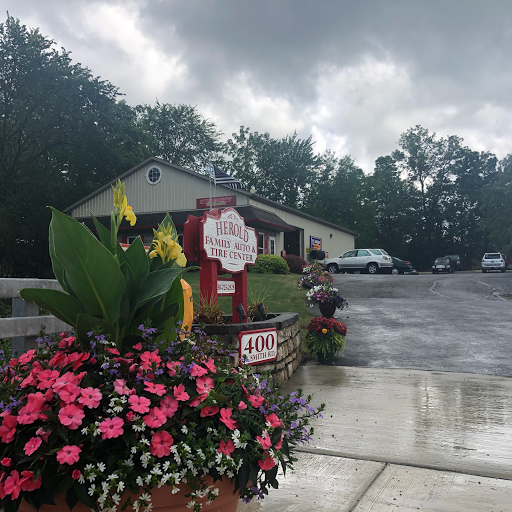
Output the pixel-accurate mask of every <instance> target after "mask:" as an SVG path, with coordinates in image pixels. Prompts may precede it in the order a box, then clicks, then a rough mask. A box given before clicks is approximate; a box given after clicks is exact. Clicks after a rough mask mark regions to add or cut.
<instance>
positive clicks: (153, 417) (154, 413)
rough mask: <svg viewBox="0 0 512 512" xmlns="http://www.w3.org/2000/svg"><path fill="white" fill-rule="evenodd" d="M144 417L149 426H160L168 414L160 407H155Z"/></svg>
mask: <svg viewBox="0 0 512 512" xmlns="http://www.w3.org/2000/svg"><path fill="white" fill-rule="evenodd" d="M142 419H143V420H144V423H145V424H146V425H147V426H148V427H150V428H158V427H161V426H162V425H163V424H164V423H165V422H166V421H167V416H166V415H165V414H164V413H163V412H162V411H161V410H160V409H159V408H158V407H153V409H151V410H150V411H149V414H147V415H146V416H143V418H142Z"/></svg>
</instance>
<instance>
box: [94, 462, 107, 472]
mask: <svg viewBox="0 0 512 512" xmlns="http://www.w3.org/2000/svg"><path fill="white" fill-rule="evenodd" d="M96 466H97V467H98V470H99V471H100V473H103V471H105V469H106V467H107V466H105V464H104V463H103V462H98V463H97V464H96Z"/></svg>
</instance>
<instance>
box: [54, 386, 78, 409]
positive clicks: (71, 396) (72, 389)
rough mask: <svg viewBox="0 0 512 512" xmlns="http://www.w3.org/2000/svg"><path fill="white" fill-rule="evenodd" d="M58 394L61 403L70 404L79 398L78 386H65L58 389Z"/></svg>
mask: <svg viewBox="0 0 512 512" xmlns="http://www.w3.org/2000/svg"><path fill="white" fill-rule="evenodd" d="M58 394H59V398H60V399H61V400H62V401H63V402H65V403H67V404H72V403H73V402H74V401H75V400H76V399H77V398H78V397H79V396H80V386H77V385H76V384H67V385H66V386H63V387H61V388H60V389H59V392H58Z"/></svg>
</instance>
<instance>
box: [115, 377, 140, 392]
mask: <svg viewBox="0 0 512 512" xmlns="http://www.w3.org/2000/svg"><path fill="white" fill-rule="evenodd" d="M114 390H115V391H117V392H118V393H119V394H120V395H133V394H134V393H135V389H130V388H129V387H128V386H127V385H126V381H125V380H124V379H116V380H115V381H114Z"/></svg>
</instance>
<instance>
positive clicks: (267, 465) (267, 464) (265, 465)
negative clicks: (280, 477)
mask: <svg viewBox="0 0 512 512" xmlns="http://www.w3.org/2000/svg"><path fill="white" fill-rule="evenodd" d="M275 465H276V461H275V460H274V459H273V458H272V457H271V456H270V455H269V454H268V453H264V454H263V459H260V460H259V461H258V466H259V467H260V468H261V469H263V471H268V470H269V469H272V468H273V467H274V466H275Z"/></svg>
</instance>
